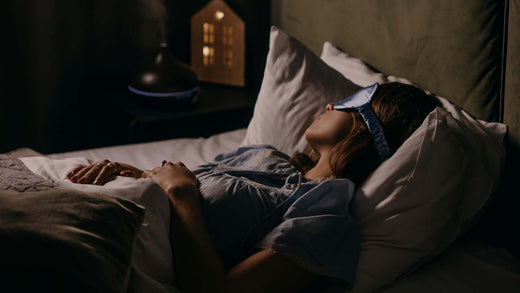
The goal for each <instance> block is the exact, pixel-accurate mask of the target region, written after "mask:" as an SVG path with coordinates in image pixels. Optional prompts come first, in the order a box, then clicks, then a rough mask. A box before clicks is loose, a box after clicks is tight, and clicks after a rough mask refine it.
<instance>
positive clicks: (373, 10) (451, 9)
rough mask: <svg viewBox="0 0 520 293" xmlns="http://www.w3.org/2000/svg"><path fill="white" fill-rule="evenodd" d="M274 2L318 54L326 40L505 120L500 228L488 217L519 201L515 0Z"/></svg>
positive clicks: (284, 21)
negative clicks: (505, 145)
mask: <svg viewBox="0 0 520 293" xmlns="http://www.w3.org/2000/svg"><path fill="white" fill-rule="evenodd" d="M272 5H273V12H274V13H273V23H274V24H275V25H278V26H280V27H281V28H282V29H283V30H284V31H286V32H288V33H289V34H291V35H293V36H295V37H296V38H298V39H299V40H300V41H302V42H303V43H304V44H306V45H307V46H308V47H309V48H310V49H311V50H313V51H314V52H315V53H316V54H320V53H321V48H322V45H323V42H324V41H330V42H331V43H333V44H334V45H336V46H338V47H340V48H341V49H342V50H344V51H345V52H347V53H349V54H350V55H352V56H354V57H357V58H359V59H361V60H363V61H365V62H366V63H368V64H369V65H370V66H372V67H373V68H374V69H376V70H378V71H380V72H383V73H385V74H391V75H394V76H399V77H405V78H407V79H409V80H411V81H413V82H414V83H416V84H418V85H419V86H420V87H422V88H424V89H427V90H429V91H431V92H432V93H435V94H437V95H439V96H443V97H446V98H448V99H449V100H451V101H452V102H453V103H455V104H457V105H459V106H461V107H462V108H464V109H465V110H466V111H467V112H469V113H470V114H472V115H473V116H475V117H477V118H480V119H484V120H487V121H499V122H504V123H506V124H507V126H508V141H507V146H508V155H507V156H508V157H507V163H506V170H505V172H504V176H503V178H504V180H503V181H504V182H505V183H503V184H502V186H501V188H500V190H499V192H497V194H498V195H499V196H498V198H499V199H500V200H498V201H496V202H495V203H493V205H494V207H495V213H496V214H495V215H493V217H495V218H494V219H495V220H494V222H493V221H491V222H490V223H488V224H487V225H489V226H490V227H488V228H489V230H490V231H491V232H490V233H491V234H493V233H501V232H502V231H500V228H499V227H498V228H497V227H494V228H493V227H492V225H496V224H498V223H497V222H504V221H511V220H512V218H510V217H509V216H508V213H511V212H512V213H515V214H516V211H515V210H513V208H511V206H513V205H515V204H516V206H519V204H520V200H519V198H520V196H518V193H519V192H518V191H517V190H518V189H517V188H514V189H512V188H511V186H515V187H516V184H515V181H517V180H516V178H514V177H515V175H514V174H516V173H518V172H517V171H516V170H518V164H519V163H520V160H519V155H518V154H519V149H520V0H479V1H467V0H420V1H417V0H393V1H376V0H364V1H358V0H320V1H316V0H273V1H272ZM497 202H498V203H497ZM491 210H493V209H491ZM497 217H498V218H497ZM516 219H517V220H518V218H516ZM502 225H504V223H502ZM497 229H498V230H497ZM504 232H505V231H504ZM488 236H489V235H488ZM491 237H493V236H492V235H491ZM506 241H508V244H506V246H507V245H509V246H515V245H517V246H520V243H512V242H511V240H506Z"/></svg>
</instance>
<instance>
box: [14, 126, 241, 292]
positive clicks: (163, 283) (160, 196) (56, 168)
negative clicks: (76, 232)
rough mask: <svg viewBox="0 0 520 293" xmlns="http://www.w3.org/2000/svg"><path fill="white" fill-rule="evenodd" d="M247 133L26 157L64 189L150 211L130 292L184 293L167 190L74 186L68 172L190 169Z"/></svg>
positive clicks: (126, 182) (140, 185) (119, 182)
mask: <svg viewBox="0 0 520 293" xmlns="http://www.w3.org/2000/svg"><path fill="white" fill-rule="evenodd" d="M245 131H246V129H238V130H235V131H230V132H225V133H221V134H218V135H215V136H212V137H209V138H183V139H172V140H164V141H158V142H150V143H141V144H132V145H123V146H114V147H104V148H97V149H90V150H82V151H76V152H69V153H61V154H52V155H48V156H46V157H25V158H21V160H22V161H23V162H24V164H25V165H26V166H27V167H28V168H29V169H30V170H31V171H32V172H34V173H36V174H39V175H41V176H43V177H45V178H49V179H51V180H52V181H54V182H55V183H56V187H58V188H73V189H79V190H85V191H94V192H102V193H105V194H109V195H112V196H116V197H122V198H125V199H129V200H132V201H135V202H137V203H139V204H141V205H143V206H144V207H146V214H145V221H144V224H143V226H142V227H141V229H140V231H139V233H138V234H137V238H136V241H135V245H134V252H133V259H132V264H131V274H130V280H129V290H128V291H129V292H159V293H162V292H178V290H177V289H176V288H175V287H174V286H173V284H174V282H175V273H174V266H173V259H172V251H171V246H170V242H169V229H170V209H169V203H168V198H167V196H166V194H165V193H164V191H163V190H162V189H161V188H160V187H159V186H158V185H156V184H155V183H154V182H153V181H152V180H150V179H133V178H127V177H121V176H119V177H116V180H113V181H110V182H108V183H107V184H105V186H96V185H85V184H74V183H72V182H70V181H69V180H67V179H66V175H67V173H68V172H69V171H70V170H72V169H73V168H74V167H75V166H78V165H88V164H91V163H93V162H95V161H99V160H102V159H109V160H112V161H117V162H122V163H127V164H131V165H133V166H135V167H138V168H141V169H152V168H153V167H156V166H158V165H160V164H161V161H162V160H168V161H172V162H176V161H182V162H183V163H184V164H185V165H186V166H187V167H188V168H194V167H196V166H198V165H200V164H202V163H205V162H208V161H212V160H213V158H214V157H215V156H216V155H218V154H220V153H222V152H228V151H230V150H232V149H235V148H236V147H238V146H239V144H240V143H241V141H242V140H243V138H244V136H245Z"/></svg>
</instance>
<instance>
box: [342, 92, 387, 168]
mask: <svg viewBox="0 0 520 293" xmlns="http://www.w3.org/2000/svg"><path fill="white" fill-rule="evenodd" d="M377 87H378V84H377V83H375V84H373V85H371V86H369V87H366V88H364V89H362V90H360V91H358V92H357V93H355V94H353V95H351V96H349V97H347V98H346V99H343V100H341V101H339V102H338V103H337V104H336V105H334V109H336V110H344V109H357V111H358V112H359V114H360V115H361V117H362V118H363V121H365V124H366V125H367V128H368V131H369V132H370V135H371V136H372V140H373V141H374V145H375V146H376V149H377V153H378V155H379V159H380V160H381V162H382V161H384V160H386V159H388V158H389V157H390V156H391V152H390V147H389V146H388V143H387V142H386V139H385V134H384V133H383V128H381V125H379V122H378V121H377V117H376V114H375V113H374V110H373V109H372V106H370V101H371V100H372V97H373V95H374V93H375V92H376V90H377Z"/></svg>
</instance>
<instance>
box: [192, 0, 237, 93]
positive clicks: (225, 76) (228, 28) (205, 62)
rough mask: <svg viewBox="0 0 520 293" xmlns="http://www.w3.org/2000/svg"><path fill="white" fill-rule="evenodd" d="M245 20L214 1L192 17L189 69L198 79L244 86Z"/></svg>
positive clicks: (219, 2) (223, 4) (220, 1)
mask: <svg viewBox="0 0 520 293" xmlns="http://www.w3.org/2000/svg"><path fill="white" fill-rule="evenodd" d="M244 51H245V25H244V21H243V20H242V19H241V18H240V17H239V16H238V15H237V14H236V13H235V12H234V11H233V10H232V9H231V8H230V7H229V6H228V5H227V4H226V3H225V2H224V1H223V0H213V1H211V2H209V3H208V4H207V5H206V6H204V7H203V8H202V9H201V10H199V11H198V12H197V13H195V14H194V15H193V16H192V17H191V67H192V69H193V70H194V71H195V72H196V73H197V76H198V78H199V80H201V81H208V82H214V83H222V84H228V85H235V86H244V67H245V52H244Z"/></svg>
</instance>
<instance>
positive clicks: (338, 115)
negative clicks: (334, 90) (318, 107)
mask: <svg viewBox="0 0 520 293" xmlns="http://www.w3.org/2000/svg"><path fill="white" fill-rule="evenodd" d="M355 111H356V110H347V111H343V110H342V111H338V110H334V104H333V103H330V104H327V106H326V107H325V113H323V114H321V115H320V116H318V118H316V119H315V120H314V122H313V123H312V124H311V126H309V128H307V130H306V131H305V139H306V140H307V142H308V143H309V144H310V145H311V146H312V148H313V149H314V150H315V151H318V152H319V151H321V150H323V149H324V150H331V149H332V148H333V147H334V146H335V145H336V144H337V143H338V142H339V141H341V140H342V139H344V138H345V137H347V135H348V134H349V133H350V131H351V130H352V128H353V126H354V115H355V113H354V112H355ZM356 113H357V112H356Z"/></svg>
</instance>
